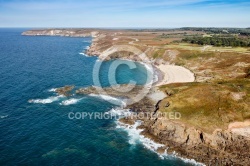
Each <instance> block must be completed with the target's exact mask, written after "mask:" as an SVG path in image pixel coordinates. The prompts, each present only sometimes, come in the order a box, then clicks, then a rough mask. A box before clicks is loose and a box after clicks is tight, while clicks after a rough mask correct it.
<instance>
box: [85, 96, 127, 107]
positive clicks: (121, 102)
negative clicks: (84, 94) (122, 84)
mask: <svg viewBox="0 0 250 166" xmlns="http://www.w3.org/2000/svg"><path fill="white" fill-rule="evenodd" d="M89 96H92V97H98V98H101V99H103V100H106V101H110V102H112V103H113V104H115V105H119V106H121V107H125V106H126V102H125V101H124V100H123V99H120V98H116V97H112V96H108V95H97V94H93V93H91V94H89Z"/></svg>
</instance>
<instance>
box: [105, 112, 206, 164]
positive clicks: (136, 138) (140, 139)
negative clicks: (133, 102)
mask: <svg viewBox="0 0 250 166" xmlns="http://www.w3.org/2000/svg"><path fill="white" fill-rule="evenodd" d="M107 113H109V114H114V115H119V116H120V117H124V116H125V117H128V116H129V115H131V112H130V111H129V110H128V109H121V108H116V109H111V110H110V111H108V112H107ZM115 123H116V128H117V129H122V130H124V131H126V132H127V133H128V137H129V140H128V142H129V144H131V145H133V146H134V145H136V144H138V143H139V144H142V145H143V146H144V147H145V148H147V149H148V150H150V151H152V152H154V153H156V154H157V155H158V156H159V157H160V158H161V159H169V158H172V159H181V160H182V161H184V162H185V163H191V164H194V165H197V166H205V165H204V164H202V163H199V162H196V161H195V160H194V159H186V158H183V157H179V156H178V154H177V153H173V154H168V153H167V147H166V146H165V145H164V144H160V143H156V142H155V141H153V140H151V139H149V138H147V137H145V136H144V135H142V134H141V132H142V131H143V129H139V128H138V127H139V126H140V125H141V123H142V121H139V120H138V121H135V123H134V124H133V125H129V124H125V123H122V122H120V121H119V119H118V120H116V121H115ZM159 148H165V152H164V153H159V152H157V150H158V149H159Z"/></svg>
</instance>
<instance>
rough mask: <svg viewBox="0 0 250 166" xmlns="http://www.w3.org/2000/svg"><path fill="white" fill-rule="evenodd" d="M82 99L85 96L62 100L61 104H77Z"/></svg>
mask: <svg viewBox="0 0 250 166" xmlns="http://www.w3.org/2000/svg"><path fill="white" fill-rule="evenodd" d="M82 99H83V98H80V99H76V98H72V99H68V100H64V101H62V102H61V103H60V105H72V104H76V103H78V102H79V101H80V100H82Z"/></svg>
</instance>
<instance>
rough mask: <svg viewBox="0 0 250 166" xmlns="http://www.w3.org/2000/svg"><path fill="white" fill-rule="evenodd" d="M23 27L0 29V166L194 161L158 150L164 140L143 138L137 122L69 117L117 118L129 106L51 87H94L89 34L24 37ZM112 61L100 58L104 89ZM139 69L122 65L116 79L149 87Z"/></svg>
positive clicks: (176, 165) (175, 165)
mask: <svg viewBox="0 0 250 166" xmlns="http://www.w3.org/2000/svg"><path fill="white" fill-rule="evenodd" d="M25 30H27V29H22V28H2V29H0V64H1V65H0V88H1V90H0V165H60V166H61V165H76V166H78V165H84V166H85V165H86V166H88V165H90V166H97V165H98V166H99V165H104V166H106V165H107V166H112V165H114V166H116V165H119V166H123V165H124V166H125V165H126V166H138V165H150V166H154V165H157V166H159V165H164V166H184V165H185V166H186V165H195V164H196V163H195V162H194V161H193V160H187V159H181V158H178V157H176V156H175V155H167V154H165V155H161V154H158V153H157V152H156V148H157V147H160V146H161V144H157V143H154V142H153V141H152V140H150V139H148V138H145V137H144V136H142V135H140V132H141V130H139V129H137V128H136V127H137V126H138V125H139V123H140V122H137V123H136V124H134V125H132V126H124V125H122V124H120V123H119V121H118V118H106V119H102V118H90V117H88V118H86V117H85V118H81V117H80V114H79V116H78V117H77V116H75V117H74V116H73V118H72V117H70V116H69V114H70V113H72V115H76V113H83V112H85V113H86V112H87V113H96V112H97V113H100V114H110V113H111V112H113V113H114V114H117V115H120V113H121V112H123V111H127V110H123V109H122V106H121V105H122V104H121V103H122V102H121V100H122V99H120V98H114V97H111V96H105V95H103V96H101V95H78V94H76V93H74V92H73V93H72V95H71V96H67V97H65V96H62V95H59V94H57V93H56V92H55V90H56V88H59V87H63V86H66V85H74V86H75V89H78V88H82V87H90V86H93V85H94V82H93V68H94V66H95V64H96V62H97V61H99V60H98V58H97V57H95V56H88V55H86V54H84V51H85V50H86V49H87V48H88V47H89V46H90V44H91V42H92V38H90V37H85V38H73V37H53V36H22V35H21V33H22V32H23V31H25ZM121 61H122V60H121ZM127 63H134V62H127ZM111 64H112V61H104V62H103V63H102V66H101V69H100V73H99V78H100V82H101V85H102V86H103V87H108V86H110V85H111V84H110V82H109V78H108V73H109V72H110V71H109V67H110V65H111ZM136 66H137V67H136V68H134V69H130V68H129V67H128V65H120V66H119V67H118V68H117V70H116V75H115V78H116V81H117V84H126V83H129V82H130V81H131V80H133V81H135V82H136V84H139V85H144V84H146V83H147V81H146V80H147V74H146V70H147V69H146V68H145V66H143V65H142V64H139V63H137V64H136ZM109 100H113V101H117V104H114V102H109ZM112 115H113V114H112ZM110 116H111V115H110Z"/></svg>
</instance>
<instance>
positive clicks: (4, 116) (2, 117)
mask: <svg viewBox="0 0 250 166" xmlns="http://www.w3.org/2000/svg"><path fill="white" fill-rule="evenodd" d="M8 116H9V115H2V116H0V118H1V119H4V118H7V117H8Z"/></svg>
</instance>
